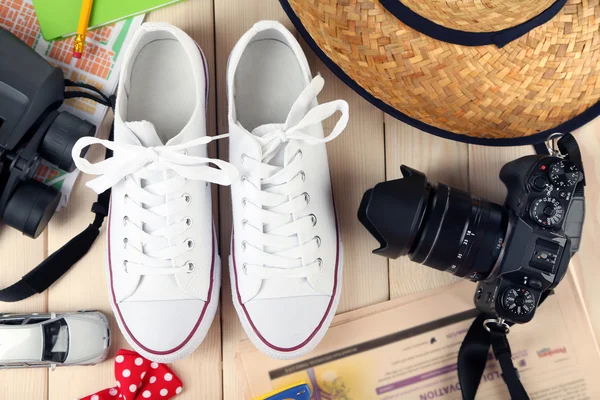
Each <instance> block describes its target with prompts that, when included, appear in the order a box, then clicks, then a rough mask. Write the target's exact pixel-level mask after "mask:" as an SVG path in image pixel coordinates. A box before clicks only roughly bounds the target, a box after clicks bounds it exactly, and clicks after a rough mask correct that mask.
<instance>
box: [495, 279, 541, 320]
mask: <svg viewBox="0 0 600 400" xmlns="http://www.w3.org/2000/svg"><path fill="white" fill-rule="evenodd" d="M502 306H503V307H504V309H505V310H506V311H508V312H510V313H513V314H516V315H527V314H529V313H531V312H532V311H533V309H534V308H535V298H534V297H533V294H532V293H531V292H530V291H529V290H528V289H525V288H523V287H518V286H513V287H510V288H508V289H507V290H506V291H505V292H504V296H503V297H502Z"/></svg>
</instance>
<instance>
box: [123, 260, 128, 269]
mask: <svg viewBox="0 0 600 400" xmlns="http://www.w3.org/2000/svg"><path fill="white" fill-rule="evenodd" d="M127 264H129V261H127V260H124V261H123V270H124V271H125V272H127Z"/></svg>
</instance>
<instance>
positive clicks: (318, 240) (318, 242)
mask: <svg viewBox="0 0 600 400" xmlns="http://www.w3.org/2000/svg"><path fill="white" fill-rule="evenodd" d="M313 240H316V241H317V247H321V237H320V236H315V237H314V238H313Z"/></svg>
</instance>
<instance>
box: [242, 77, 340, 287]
mask: <svg viewBox="0 0 600 400" xmlns="http://www.w3.org/2000/svg"><path fill="white" fill-rule="evenodd" d="M323 85H324V80H323V78H322V77H321V76H316V77H315V78H314V79H313V80H312V82H311V83H310V84H309V85H308V86H307V87H306V88H305V89H304V90H303V91H302V93H301V94H300V96H299V97H298V99H297V100H296V102H295V103H294V105H293V106H292V109H291V110H290V115H289V116H288V120H290V117H293V116H295V114H298V113H300V112H302V111H301V110H306V109H307V108H308V107H309V106H310V104H311V103H312V102H313V101H314V100H315V99H316V97H317V95H318V94H319V92H320V91H321V89H322V88H323ZM337 111H340V112H341V116H340V118H339V120H338V121H337V123H336V124H335V126H334V128H333V130H332V131H331V133H330V134H329V135H328V136H326V137H324V138H316V137H314V136H311V135H309V134H306V133H305V132H303V129H305V128H307V127H310V126H312V125H316V124H321V123H322V122H323V121H324V120H326V119H327V118H329V117H331V116H332V115H334V114H335V113H336V112H337ZM347 124H348V103H347V102H345V101H343V100H335V101H331V102H328V103H324V104H320V105H317V106H315V107H313V108H312V109H310V110H309V111H308V112H307V113H306V114H305V115H304V116H303V117H302V118H301V119H300V121H298V123H296V124H295V125H293V126H286V124H271V125H270V127H271V128H273V129H274V131H272V132H269V133H267V134H265V135H264V136H256V135H252V137H254V138H255V139H256V140H257V141H258V142H259V143H260V145H261V148H262V158H261V159H260V160H257V159H253V158H251V157H249V156H247V155H245V154H244V155H243V156H242V157H243V163H244V164H245V166H246V167H247V169H248V175H249V176H251V177H253V178H258V179H259V180H260V185H259V186H256V185H255V184H253V183H252V182H251V179H248V177H245V176H242V178H241V179H242V185H244V186H245V188H246V189H247V191H248V192H247V193H248V196H247V197H246V198H244V199H243V200H242V204H243V206H244V207H251V208H252V209H253V210H252V212H256V213H259V214H260V217H261V220H262V221H263V226H258V227H256V226H252V225H251V224H250V223H248V221H247V220H244V221H243V222H242V227H243V229H252V231H253V232H252V235H250V237H251V238H252V239H251V241H245V242H243V243H242V250H243V251H244V252H249V253H251V254H249V255H250V259H251V260H261V264H258V263H257V264H252V263H245V264H244V265H243V266H242V267H243V270H244V272H245V273H246V274H249V275H252V276H254V277H257V278H261V279H268V278H304V277H308V276H310V275H312V274H313V273H315V272H317V271H318V270H319V269H320V268H321V266H322V262H323V261H322V260H321V259H319V258H317V255H316V253H317V249H318V248H319V247H320V246H321V239H320V238H319V237H318V236H313V237H312V238H311V239H310V240H308V241H305V242H304V243H300V239H299V238H300V237H307V236H310V232H311V230H312V229H313V227H314V226H315V225H316V223H317V217H316V216H315V215H312V214H310V215H306V216H304V217H300V218H298V219H294V215H299V214H300V215H301V214H302V211H303V210H304V209H305V208H306V206H307V205H308V203H309V201H310V194H309V193H307V192H306V191H305V188H304V184H303V183H304V180H305V178H306V174H305V172H304V171H302V169H301V168H302V161H301V160H302V157H303V154H302V152H297V153H296V154H295V155H293V156H292V157H291V158H290V160H287V164H286V165H284V166H283V167H281V166H274V165H271V164H269V161H271V160H272V159H273V157H275V155H276V154H277V152H278V151H279V149H280V148H281V146H282V145H283V144H284V143H286V142H288V141H290V140H298V141H302V142H305V143H307V144H309V145H316V144H322V143H327V142H329V141H331V140H333V139H335V138H336V137H338V136H339V135H340V134H341V133H342V131H343V130H344V128H345V127H346V125H347ZM255 180H256V179H255ZM303 260H304V261H303Z"/></svg>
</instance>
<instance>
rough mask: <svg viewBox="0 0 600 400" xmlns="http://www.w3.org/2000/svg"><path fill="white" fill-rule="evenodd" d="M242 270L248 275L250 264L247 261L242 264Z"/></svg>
mask: <svg viewBox="0 0 600 400" xmlns="http://www.w3.org/2000/svg"><path fill="white" fill-rule="evenodd" d="M242 271H243V272H244V274H246V275H248V264H247V263H243V264H242Z"/></svg>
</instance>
